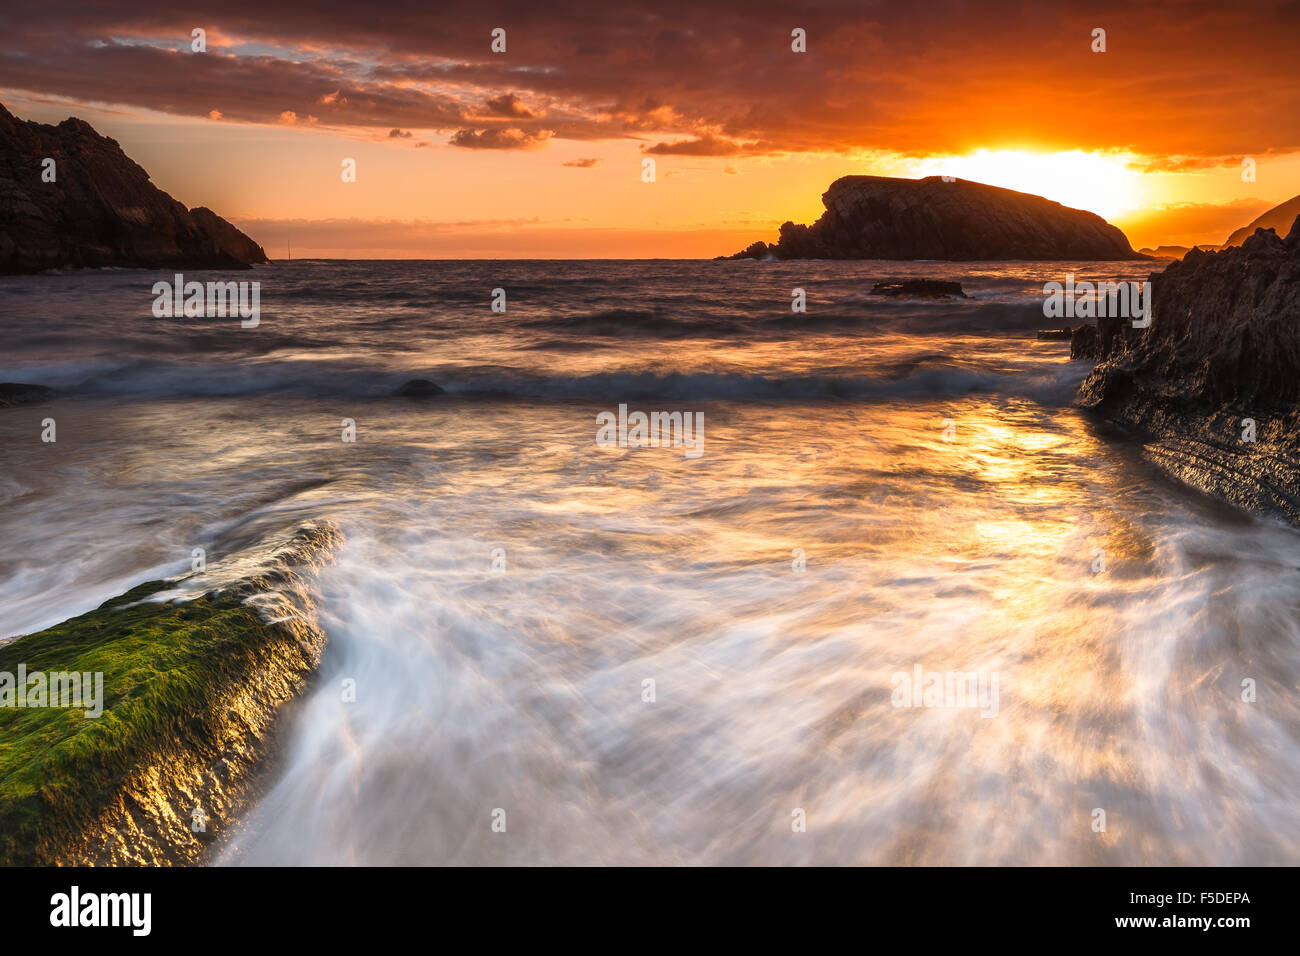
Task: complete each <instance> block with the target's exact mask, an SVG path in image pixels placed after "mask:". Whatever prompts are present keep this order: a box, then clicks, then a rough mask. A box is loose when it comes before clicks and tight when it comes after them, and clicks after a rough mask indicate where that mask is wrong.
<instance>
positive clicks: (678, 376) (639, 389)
mask: <svg viewBox="0 0 1300 956" xmlns="http://www.w3.org/2000/svg"><path fill="white" fill-rule="evenodd" d="M1086 371H1087V369H1086V368H1084V367H1083V365H1081V364H1080V363H1069V362H1059V361H1051V362H1039V363H1037V364H1027V365H1025V364H1022V365H1012V366H1007V367H999V368H988V367H976V366H972V365H963V364H959V363H958V362H956V361H955V360H953V359H952V358H951V357H950V356H948V355H947V354H946V353H942V352H925V353H919V354H916V355H910V356H904V357H893V358H890V359H889V360H886V361H880V362H878V363H877V364H875V365H874V366H872V367H870V368H868V369H861V368H854V369H853V371H847V372H840V371H835V370H817V371H810V372H803V373H794V374H789V373H785V372H782V371H776V370H764V371H755V372H735V371H715V370H700V371H686V372H676V371H665V370H663V369H661V368H645V369H622V370H618V371H602V372H593V373H587V374H571V375H564V374H546V373H544V372H541V371H532V370H522V369H515V368H508V367H501V366H487V367H472V368H464V367H453V368H432V369H406V370H394V369H392V368H387V367H384V368H381V367H357V366H355V365H343V364H341V363H339V362H267V363H247V362H245V363H240V364H222V365H216V364H208V365H191V364H185V363H174V362H132V363H120V364H114V365H111V366H100V367H97V368H91V367H88V366H87V365H85V364H79V365H78V364H74V365H70V366H62V367H59V368H54V369H50V368H47V369H45V370H44V371H41V372H33V371H32V370H26V371H19V370H0V376H4V377H6V378H8V379H9V380H12V381H23V382H29V383H32V384H39V385H48V386H50V387H53V388H55V389H56V390H58V391H60V392H62V393H63V395H64V396H66V397H72V398H82V397H84V398H94V397H122V398H222V397H240V396H271V395H283V396H291V397H292V396H296V397H303V398H324V397H336V398H354V399H384V398H390V397H392V393H393V391H394V390H395V389H397V388H398V387H399V386H400V385H402V384H403V383H404V382H407V381H409V380H411V379H414V378H427V379H431V380H433V381H435V382H437V383H438V385H439V386H441V387H442V388H443V389H444V390H445V393H446V394H445V395H444V396H442V397H440V398H439V399H438V400H439V401H448V400H455V399H457V398H461V399H473V398H507V399H510V398H513V399H537V400H578V401H583V400H593V401H601V402H608V401H623V400H647V399H663V400H679V401H744V400H758V401H814V400H854V399H856V400H888V399H904V398H926V397H944V396H959V395H971V394H985V393H989V394H992V393H996V394H1001V395H1011V396H1019V397H1024V398H1031V399H1035V400H1038V401H1043V402H1048V403H1064V402H1066V401H1068V400H1069V399H1070V398H1071V396H1072V395H1073V393H1074V390H1075V389H1076V388H1077V387H1078V384H1079V383H1080V381H1082V379H1083V376H1084V375H1085V374H1086Z"/></svg>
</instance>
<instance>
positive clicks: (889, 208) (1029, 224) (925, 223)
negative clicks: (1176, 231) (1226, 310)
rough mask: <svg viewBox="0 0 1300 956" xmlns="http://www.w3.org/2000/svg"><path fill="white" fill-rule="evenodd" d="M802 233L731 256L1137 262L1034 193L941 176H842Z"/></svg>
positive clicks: (784, 231)
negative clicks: (905, 177) (920, 177)
mask: <svg viewBox="0 0 1300 956" xmlns="http://www.w3.org/2000/svg"><path fill="white" fill-rule="evenodd" d="M822 203H823V205H825V206H826V212H824V213H823V214H822V216H821V218H820V219H818V220H817V221H816V222H815V223H813V224H812V225H811V226H798V225H795V224H794V223H793V222H787V223H785V224H784V225H782V226H781V233H780V238H779V239H778V241H777V242H776V243H774V244H772V245H768V244H767V243H765V242H755V243H753V244H752V245H751V246H749V247H748V248H747V249H745V250H744V251H743V252H739V253H736V254H735V255H734V256H730V257H729V258H732V259H768V258H775V259H948V260H965V261H973V260H989V259H1040V260H1051V259H1087V260H1117V259H1145V258H1146V256H1143V255H1141V254H1140V253H1137V252H1134V251H1133V247H1132V246H1131V245H1129V241H1128V239H1127V238H1125V236H1124V233H1122V232H1120V231H1119V229H1117V228H1115V227H1114V226H1112V225H1111V224H1110V223H1108V222H1106V220H1104V219H1102V218H1101V217H1100V216H1098V215H1097V214H1095V213H1091V212H1085V211H1084V210H1082V209H1070V208H1069V207H1067V206H1062V205H1061V204H1060V203H1058V202H1052V201H1051V200H1049V199H1044V198H1042V197H1041V196H1031V195H1029V194H1028V193H1021V192H1016V191H1015V190H1012V189H1002V188H999V187H997V186H986V185H984V184H983V183H973V182H969V181H967V180H964V179H955V180H953V181H952V182H944V181H943V179H942V177H939V176H930V177H927V178H926V179H891V178H889V177H886V176H845V177H843V178H841V179H837V180H836V181H835V182H833V183H831V186H830V188H829V189H828V190H826V192H825V193H824V194H823V195H822Z"/></svg>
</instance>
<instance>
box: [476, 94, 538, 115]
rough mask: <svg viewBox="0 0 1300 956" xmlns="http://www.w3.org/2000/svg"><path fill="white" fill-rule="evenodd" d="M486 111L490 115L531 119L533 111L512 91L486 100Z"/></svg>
mask: <svg viewBox="0 0 1300 956" xmlns="http://www.w3.org/2000/svg"><path fill="white" fill-rule="evenodd" d="M486 105H487V113H488V115H491V116H508V117H510V118H511V119H532V118H533V113H532V111H531V110H529V109H528V108H527V107H526V106H524V104H523V101H522V100H520V99H519V97H517V96H515V94H513V93H504V94H502V95H501V96H494V97H491V98H490V99H489V100H488V101H487V104H486Z"/></svg>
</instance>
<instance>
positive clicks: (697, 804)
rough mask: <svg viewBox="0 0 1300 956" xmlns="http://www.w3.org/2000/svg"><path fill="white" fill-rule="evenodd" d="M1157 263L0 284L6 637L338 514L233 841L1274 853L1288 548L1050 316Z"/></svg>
mask: <svg viewBox="0 0 1300 956" xmlns="http://www.w3.org/2000/svg"><path fill="white" fill-rule="evenodd" d="M1160 268H1161V265H1160V264H1159V263H1151V262H1116V263H1099V262H1047V263H1043V262H1037V263H1005V262H1003V263H947V262H907V263H899V262H876V261H853V262H829V261H825V262H823V261H798V262H793V261H787V262H757V261H677V260H642V261H411V260H406V261H355V260H353V261H341V260H333V261H331V260H295V261H293V262H280V263H276V264H274V265H271V266H265V267H259V268H256V269H254V270H252V271H251V272H246V273H222V274H217V273H199V272H195V273H185V274H184V276H185V281H191V280H197V281H213V280H218V281H227V280H230V281H256V282H258V283H259V286H260V317H259V320H258V321H257V323H256V324H255V325H254V326H252V327H245V326H244V324H242V323H241V321H240V319H239V318H238V317H230V316H226V317H221V316H212V317H185V316H170V317H168V316H165V315H164V316H162V317H160V316H158V315H155V308H154V306H155V300H156V299H157V297H158V296H157V294H156V293H155V291H154V286H155V283H156V282H159V281H160V280H163V281H174V273H172V272H155V271H145V270H97V271H82V272H69V273H66V274H45V275H39V276H24V277H5V278H0V342H2V343H3V345H2V346H0V381H9V382H24V383H31V384H40V385H46V386H50V387H53V388H55V389H58V393H57V394H56V396H55V397H54V398H52V399H51V400H49V401H47V402H44V403H42V404H38V405H28V406H20V407H13V408H3V409H0V639H3V638H11V639H12V638H15V637H17V638H18V639H21V638H20V637H19V636H20V635H23V634H27V633H31V632H34V631H37V630H40V629H42V628H45V627H48V626H50V625H53V624H55V623H58V622H60V621H63V620H66V619H67V618H70V617H72V616H74V615H77V614H81V613H83V612H86V611H88V610H91V609H93V608H95V607H97V606H98V605H99V604H100V603H101V602H103V601H105V600H106V599H108V598H110V597H113V596H115V595H117V594H119V593H121V592H123V591H125V590H127V589H128V588H130V587H132V586H133V585H136V584H139V583H141V582H143V581H147V580H151V579H155V578H158V577H169V576H176V575H182V574H185V573H187V572H188V571H189V570H190V568H191V562H192V554H193V553H194V549H196V548H202V549H204V553H205V554H206V556H207V557H206V560H207V562H208V563H209V564H210V565H214V566H217V567H219V566H220V565H221V564H222V563H223V562H233V561H237V560H238V557H239V556H238V554H235V553H232V549H233V548H234V547H235V546H234V545H232V544H231V542H237V541H240V540H243V538H242V537H241V530H242V529H247V528H249V527H252V526H257V527H259V528H261V527H267V526H273V527H280V526H282V527H283V529H284V531H285V533H286V534H287V533H289V532H290V531H292V529H293V528H295V527H297V526H298V525H300V524H301V523H302V522H304V521H308V520H313V519H328V520H330V521H332V522H334V523H336V524H337V525H338V526H339V528H340V529H341V530H342V532H343V534H344V536H345V543H344V545H343V546H342V548H341V550H340V552H339V553H338V555H337V561H336V562H335V563H334V564H332V565H331V566H329V567H327V568H326V569H324V570H323V571H322V572H321V573H320V575H319V579H318V581H317V583H316V590H317V592H318V593H317V598H316V612H317V614H318V617H319V620H320V622H321V625H322V626H323V628H324V630H325V632H326V634H327V635H328V646H327V649H326V652H325V655H324V659H323V661H322V664H321V668H320V671H319V673H318V675H317V677H316V679H315V680H314V682H313V683H312V685H311V687H310V688H309V689H308V691H307V692H306V694H305V695H304V696H303V697H302V698H301V699H300V700H299V701H297V702H296V703H295V704H294V705H293V706H292V707H291V708H288V709H286V712H285V715H284V718H283V721H282V723H283V726H282V727H281V728H280V733H281V735H282V740H283V745H282V748H281V753H280V755H279V757H278V758H277V759H276V760H275V762H274V764H273V766H270V767H268V768H267V773H266V780H265V785H264V788H263V791H262V793H261V794H260V797H259V799H258V800H257V802H256V804H255V805H254V806H253V807H252V808H251V810H250V811H249V812H248V813H247V814H246V815H245V817H244V818H242V819H241V820H239V821H237V823H236V824H234V825H232V826H230V827H229V828H227V832H226V834H225V836H223V838H222V839H221V841H220V842H219V844H218V845H217V846H216V847H215V848H214V850H213V855H212V861H213V862H214V863H218V864H230V865H241V864H274V865H299V864H324V865H333V864H392V863H397V864H520V865H535V864H712V865H729V864H772V865H782V864H813V863H825V864H943V865H988V864H998V865H1000V864H1045V865H1066V864H1116V865H1138V864H1143V865H1146V864H1171V865H1193V864H1245V865H1270V864H1295V863H1296V862H1297V860H1300V802H1297V801H1296V799H1295V794H1296V793H1297V792H1300V695H1297V693H1296V690H1297V686H1298V684H1300V537H1297V532H1296V531H1295V530H1294V529H1292V528H1289V527H1286V526H1285V525H1282V524H1280V523H1278V522H1275V521H1272V520H1269V519H1263V518H1254V517H1250V516H1247V515H1244V514H1242V513H1240V512H1237V511H1235V510H1233V509H1232V508H1230V507H1227V506H1225V505H1222V504H1219V503H1217V502H1215V501H1213V500H1210V499H1207V498H1204V497H1202V496H1200V495H1198V494H1197V493H1195V492H1192V491H1189V490H1188V489H1186V488H1184V487H1182V486H1180V485H1178V484H1176V483H1174V482H1172V481H1171V480H1169V479H1167V478H1166V477H1164V476H1163V475H1162V474H1161V473H1160V472H1159V471H1158V470H1156V469H1155V468H1154V467H1153V466H1151V465H1150V464H1149V463H1148V462H1147V461H1146V460H1145V459H1144V458H1143V456H1142V452H1141V446H1140V444H1139V443H1138V442H1137V441H1136V440H1135V439H1134V438H1133V437H1132V436H1129V435H1126V434H1123V433H1120V432H1117V431H1115V430H1113V429H1111V428H1109V427H1108V426H1105V425H1103V424H1101V423H1099V422H1097V421H1095V420H1093V419H1092V418H1090V417H1089V416H1088V415H1086V414H1085V413H1084V412H1082V411H1081V410H1080V409H1078V408H1077V407H1076V406H1075V395H1076V391H1077V388H1078V385H1079V383H1080V382H1081V381H1082V379H1083V378H1084V377H1085V376H1086V375H1087V374H1088V373H1089V372H1090V371H1091V363H1088V362H1082V361H1071V360H1070V357H1069V343H1068V342H1066V341H1062V340H1053V339H1040V338H1038V337H1037V331H1038V330H1039V329H1042V328H1050V327H1052V326H1054V325H1061V324H1063V323H1062V321H1060V320H1049V319H1045V318H1044V315H1043V308H1042V302H1043V286H1044V284H1045V283H1047V282H1051V281H1059V282H1063V281H1065V277H1066V275H1067V274H1071V275H1074V276H1075V277H1076V278H1077V279H1090V280H1094V281H1095V280H1107V279H1109V280H1144V279H1146V278H1147V277H1148V276H1149V275H1150V274H1151V273H1152V272H1153V271H1158V270H1159V269H1160ZM906 278H930V279H941V280H947V281H956V282H960V283H961V286H962V288H963V289H964V291H965V293H966V295H967V297H966V298H946V299H909V298H887V297H881V296H878V295H873V294H872V288H873V286H874V285H875V284H876V283H877V282H885V281H891V280H901V279H906ZM801 302H802V305H803V311H796V310H795V308H793V307H794V306H797V305H799V304H800V303H801ZM1070 324H1078V322H1074V323H1070ZM412 379H426V380H429V381H432V382H434V383H436V384H437V385H438V386H439V387H440V388H441V389H443V393H442V394H439V395H434V396H426V397H415V398H412V397H399V396H395V395H394V394H393V393H394V391H396V390H397V389H398V388H399V387H400V386H402V385H403V384H404V383H406V382H408V381H410V380H412ZM637 413H641V415H643V416H644V420H641V419H640V418H639V417H638V415H637ZM655 413H659V414H658V415H655ZM675 413H680V415H679V417H678V418H677V419H674V418H673V416H674V414H675ZM47 420H50V421H52V422H53V423H54V426H55V429H56V431H55V432H54V433H53V434H52V435H51V434H49V425H48V424H47ZM639 421H640V422H641V424H642V425H644V423H645V422H646V421H648V422H650V423H651V425H650V427H649V428H648V429H646V428H644V427H640V426H638V425H637V423H638V422H639ZM676 421H683V422H686V423H690V424H691V425H692V426H698V427H693V428H692V431H691V432H690V434H689V435H688V436H686V437H689V438H690V440H691V443H690V444H689V445H688V444H687V443H686V442H685V440H684V439H683V440H682V441H680V442H678V441H677V437H678V436H677V434H676V432H674V431H673V428H675V427H676V425H675V422H676ZM611 422H616V423H619V424H615V425H611ZM656 428H658V429H660V430H659V431H656ZM43 437H47V438H48V437H53V438H55V440H53V441H49V440H43ZM655 437H660V438H663V441H659V442H656V441H654V440H653V439H654V438H655ZM963 689H965V690H966V691H968V692H967V693H963ZM0 746H3V741H2V740H0Z"/></svg>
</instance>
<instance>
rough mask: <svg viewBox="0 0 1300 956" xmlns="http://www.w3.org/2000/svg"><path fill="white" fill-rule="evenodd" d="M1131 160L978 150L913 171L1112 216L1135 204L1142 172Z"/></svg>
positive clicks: (1118, 156) (1119, 156) (936, 160)
mask: <svg viewBox="0 0 1300 956" xmlns="http://www.w3.org/2000/svg"><path fill="white" fill-rule="evenodd" d="M1130 160H1131V157H1127V156H1124V155H1122V154H1117V153H1086V152H1082V151H1080V150H1072V151H1070V152H1061V153H1036V152H1031V151H1028V150H1019V149H999V150H989V149H980V150H976V151H975V152H974V153H970V154H967V155H965V156H950V157H946V158H941V157H936V158H933V159H926V160H922V161H921V162H919V163H917V164H916V166H915V171H916V172H917V173H919V174H920V175H923V176H937V175H945V176H957V177H959V178H960V179H969V180H973V181H974V182H978V183H988V184H989V185H990V186H1002V187H1004V188H1006V189H1016V190H1019V191H1020V192H1024V193H1032V194H1034V195H1035V196H1044V197H1046V198H1047V199H1052V200H1055V201H1056V202H1059V203H1061V204H1062V205H1066V206H1071V207H1073V208H1075V209H1087V210H1088V211H1090V212H1095V213H1096V214H1097V215H1099V216H1101V217H1102V218H1104V219H1112V218H1114V217H1116V216H1119V215H1121V214H1123V213H1126V212H1131V211H1132V210H1134V209H1136V208H1137V207H1138V206H1139V205H1140V202H1139V195H1140V180H1141V177H1142V174H1141V173H1140V172H1138V171H1137V170H1135V169H1133V168H1131V167H1130V165H1129V162H1130Z"/></svg>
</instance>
